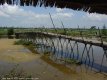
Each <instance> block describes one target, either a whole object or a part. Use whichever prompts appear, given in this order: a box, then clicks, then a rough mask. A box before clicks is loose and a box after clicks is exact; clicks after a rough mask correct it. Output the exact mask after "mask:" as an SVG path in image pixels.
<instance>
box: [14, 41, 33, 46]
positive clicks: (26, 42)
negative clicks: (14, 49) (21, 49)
mask: <svg viewBox="0 0 107 80" xmlns="http://www.w3.org/2000/svg"><path fill="white" fill-rule="evenodd" d="M14 44H15V45H30V44H32V42H31V41H23V40H19V41H15V42H14Z"/></svg>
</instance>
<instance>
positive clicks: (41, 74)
mask: <svg viewBox="0 0 107 80" xmlns="http://www.w3.org/2000/svg"><path fill="white" fill-rule="evenodd" d="M14 41H16V39H0V72H1V73H2V72H6V71H8V70H10V69H11V68H12V67H13V66H14V65H16V64H19V67H20V68H23V70H24V71H25V72H27V73H28V74H31V75H32V76H33V78H34V80H107V76H106V75H104V74H100V73H95V72H92V71H90V70H88V71H87V72H86V70H85V69H84V67H83V66H79V67H74V66H73V65H71V67H72V71H73V72H71V73H70V74H66V73H64V72H63V71H61V70H59V69H58V67H54V66H53V65H55V64H53V63H52V64H53V65H52V64H50V63H47V61H45V60H43V59H41V58H40V55H39V54H33V53H31V52H30V51H29V50H28V49H26V48H25V47H23V46H21V45H14ZM70 71H71V70H70Z"/></svg>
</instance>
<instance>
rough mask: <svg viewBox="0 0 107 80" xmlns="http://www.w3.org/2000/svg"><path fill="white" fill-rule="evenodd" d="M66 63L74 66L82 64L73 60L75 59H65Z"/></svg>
mask: <svg viewBox="0 0 107 80" xmlns="http://www.w3.org/2000/svg"><path fill="white" fill-rule="evenodd" d="M64 61H65V62H66V63H69V64H76V65H81V64H82V63H81V62H80V61H78V60H75V59H70V58H66V59H65V60H64Z"/></svg>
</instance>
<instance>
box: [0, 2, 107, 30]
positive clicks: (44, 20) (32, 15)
mask: <svg viewBox="0 0 107 80" xmlns="http://www.w3.org/2000/svg"><path fill="white" fill-rule="evenodd" d="M49 13H50V14H51V16H52V19H53V22H54V24H55V26H56V27H59V28H61V27H62V25H61V21H62V22H63V24H64V26H65V27H67V28H77V27H78V26H79V27H80V28H84V27H85V28H90V27H91V26H97V27H100V28H102V27H103V26H104V25H106V26H107V15H104V14H103V15H102V14H97V13H91V14H89V13H88V12H84V11H82V10H81V11H75V10H72V9H65V8H64V9H60V8H55V7H53V8H50V7H47V8H45V7H32V6H29V7H27V6H24V7H23V6H16V5H8V4H4V5H0V26H14V27H42V26H45V27H50V28H52V27H53V25H52V22H51V20H50V16H49Z"/></svg>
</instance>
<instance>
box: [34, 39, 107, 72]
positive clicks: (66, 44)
mask: <svg viewBox="0 0 107 80" xmlns="http://www.w3.org/2000/svg"><path fill="white" fill-rule="evenodd" d="M35 43H36V45H38V46H39V47H38V48H37V50H38V51H39V52H40V53H43V52H45V51H49V52H51V53H53V54H54V56H55V57H56V58H57V59H65V58H73V59H76V60H78V61H80V62H82V63H83V64H85V65H87V66H89V67H91V68H92V69H95V70H97V71H102V72H107V57H106V54H104V50H103V48H101V47H98V46H91V47H90V45H86V47H85V45H84V44H83V43H76V42H75V41H69V40H68V39H59V38H53V39H49V38H44V39H40V38H38V39H36V41H35Z"/></svg>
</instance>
